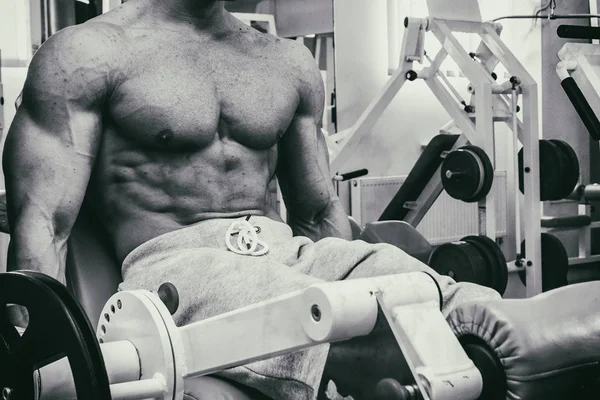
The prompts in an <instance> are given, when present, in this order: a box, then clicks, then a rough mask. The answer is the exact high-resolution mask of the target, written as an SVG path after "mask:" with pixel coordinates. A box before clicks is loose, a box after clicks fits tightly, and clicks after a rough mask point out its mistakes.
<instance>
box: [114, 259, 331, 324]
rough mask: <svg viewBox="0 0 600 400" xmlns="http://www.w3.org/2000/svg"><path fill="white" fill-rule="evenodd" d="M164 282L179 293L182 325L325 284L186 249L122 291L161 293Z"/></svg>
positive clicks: (263, 264) (131, 279)
mask: <svg viewBox="0 0 600 400" xmlns="http://www.w3.org/2000/svg"><path fill="white" fill-rule="evenodd" d="M164 282H171V283H173V284H174V285H175V287H176V288H177V291H178V292H179V299H180V303H179V309H178V311H177V313H175V315H174V316H173V318H174V319H175V322H176V323H177V324H178V325H182V324H186V323H190V322H193V321H197V320H201V319H205V318H209V317H211V316H214V315H218V314H222V313H225V312H228V311H231V310H235V309H238V308H242V307H245V306H248V305H251V304H255V303H258V302H260V301H264V300H269V299H271V298H273V297H277V296H280V295H284V294H287V293H290V292H293V291H295V290H299V289H303V288H305V287H307V286H310V285H312V284H314V283H320V282H322V281H321V280H319V279H317V278H315V277H310V276H307V275H305V274H302V273H299V272H298V271H296V270H293V269H292V268H290V267H288V266H286V265H284V264H281V263H278V262H275V261H273V260H272V259H268V258H265V257H253V256H242V255H238V254H234V253H231V252H228V251H225V250H220V249H191V250H190V249H186V250H180V251H173V252H172V254H169V255H168V256H167V257H164V258H163V259H162V260H161V262H160V263H157V264H156V265H151V266H148V267H147V268H144V269H142V270H140V271H137V272H136V273H135V274H131V275H129V276H128V277H127V279H126V280H125V281H124V282H123V283H122V284H121V286H120V289H121V290H131V289H147V290H156V289H157V288H158V287H159V286H160V285H161V284H162V283H164Z"/></svg>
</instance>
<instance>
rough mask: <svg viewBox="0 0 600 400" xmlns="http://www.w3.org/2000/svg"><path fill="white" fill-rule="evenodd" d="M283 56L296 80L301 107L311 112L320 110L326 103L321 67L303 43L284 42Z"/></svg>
mask: <svg viewBox="0 0 600 400" xmlns="http://www.w3.org/2000/svg"><path fill="white" fill-rule="evenodd" d="M282 46H284V47H285V49H284V50H283V56H284V57H285V60H286V61H285V62H286V64H287V68H288V70H289V71H290V75H291V76H293V77H294V78H295V80H296V84H297V87H298V93H299V94H300V105H301V106H302V104H304V105H306V106H308V109H310V110H319V109H321V108H322V107H320V104H321V103H324V101H325V100H324V97H325V84H324V82H323V77H322V75H321V71H320V70H319V66H318V65H317V62H316V60H315V58H314V56H313V54H312V52H311V51H310V50H309V49H308V48H307V47H306V46H305V45H304V44H302V43H300V42H297V41H295V40H284V41H283V42H282Z"/></svg>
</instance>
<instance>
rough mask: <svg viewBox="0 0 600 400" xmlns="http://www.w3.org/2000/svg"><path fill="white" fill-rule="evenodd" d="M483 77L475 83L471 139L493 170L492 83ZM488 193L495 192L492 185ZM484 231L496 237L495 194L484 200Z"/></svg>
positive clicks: (490, 236)
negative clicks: (487, 159)
mask: <svg viewBox="0 0 600 400" xmlns="http://www.w3.org/2000/svg"><path fill="white" fill-rule="evenodd" d="M486 80H487V79H483V80H481V81H480V82H478V83H477V84H475V83H473V84H474V85H475V92H476V93H477V96H475V115H476V119H475V126H476V129H477V136H476V137H475V138H474V140H471V142H472V143H473V144H475V145H476V146H479V147H481V148H483V150H485V152H486V153H487V155H488V157H489V158H490V160H491V162H492V165H493V166H494V170H495V167H496V154H495V153H496V151H495V148H494V147H495V146H494V111H493V108H492V83H491V82H489V81H487V82H486ZM490 193H495V191H494V189H493V186H492V191H491V192H490ZM482 202H485V232H484V234H485V235H486V236H487V237H489V238H490V239H493V240H495V239H496V196H495V195H488V196H486V198H485V200H484V201H482Z"/></svg>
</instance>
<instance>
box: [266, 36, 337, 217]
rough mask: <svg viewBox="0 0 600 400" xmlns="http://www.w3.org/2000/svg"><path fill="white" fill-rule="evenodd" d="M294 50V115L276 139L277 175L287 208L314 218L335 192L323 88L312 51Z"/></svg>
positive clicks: (304, 49)
mask: <svg viewBox="0 0 600 400" xmlns="http://www.w3.org/2000/svg"><path fill="white" fill-rule="evenodd" d="M296 52H297V55H296V57H295V58H294V60H295V61H296V62H297V67H296V68H297V71H298V72H297V73H298V74H299V76H298V82H299V94H300V96H299V102H298V108H297V110H296V114H295V116H294V118H293V120H292V122H291V124H290V126H289V128H288V130H287V132H286V133H285V134H284V135H283V137H282V138H281V140H280V142H279V164H278V168H277V178H278V180H279V184H280V186H281V190H282V194H283V196H284V200H285V203H286V206H287V208H288V211H289V212H290V213H293V214H296V215H298V214H300V215H301V216H306V217H314V215H315V214H317V213H319V212H320V211H322V209H323V208H324V207H327V206H328V205H329V204H330V202H331V200H332V199H333V198H334V193H335V192H334V189H333V183H332V180H331V175H330V172H329V153H328V149H327V144H326V142H325V137H324V135H323V132H322V131H321V125H322V119H323V111H324V106H325V89H324V83H323V79H322V77H321V73H320V71H319V69H318V67H317V64H316V62H315V60H314V58H313V57H312V54H311V53H310V52H309V51H308V49H307V48H306V47H304V46H302V49H297V50H296ZM303 214H305V215H303Z"/></svg>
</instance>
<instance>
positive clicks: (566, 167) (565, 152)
mask: <svg viewBox="0 0 600 400" xmlns="http://www.w3.org/2000/svg"><path fill="white" fill-rule="evenodd" d="M549 142H551V143H552V144H554V145H555V146H556V147H557V148H558V149H559V150H560V151H561V152H562V157H563V167H562V174H561V179H560V189H561V190H560V193H559V196H560V198H561V199H564V198H565V197H567V196H569V195H570V194H571V193H573V190H575V186H577V183H578V182H579V172H580V171H579V158H577V153H575V150H573V148H572V147H571V145H569V143H567V142H565V141H563V140H557V139H552V140H549Z"/></svg>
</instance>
